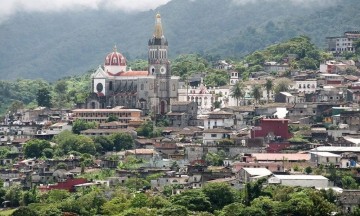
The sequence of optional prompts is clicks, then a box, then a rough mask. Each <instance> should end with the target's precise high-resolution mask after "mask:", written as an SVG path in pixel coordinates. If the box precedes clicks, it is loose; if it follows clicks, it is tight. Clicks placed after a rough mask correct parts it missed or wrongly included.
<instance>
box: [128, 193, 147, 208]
mask: <svg viewBox="0 0 360 216" xmlns="http://www.w3.org/2000/svg"><path fill="white" fill-rule="evenodd" d="M148 201H149V200H148V197H147V195H145V194H144V193H137V194H135V196H134V198H133V199H132V200H131V204H130V205H131V207H133V208H143V207H146V206H147V204H148Z"/></svg>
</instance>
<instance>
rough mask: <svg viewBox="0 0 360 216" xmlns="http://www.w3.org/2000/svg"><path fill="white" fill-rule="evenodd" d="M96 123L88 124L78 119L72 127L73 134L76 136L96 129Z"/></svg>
mask: <svg viewBox="0 0 360 216" xmlns="http://www.w3.org/2000/svg"><path fill="white" fill-rule="evenodd" d="M96 126H97V125H96V123H95V122H86V121H85V120H83V119H76V120H75V121H74V122H73V125H72V132H73V133H74V134H80V133H81V131H83V130H87V129H92V128H96Z"/></svg>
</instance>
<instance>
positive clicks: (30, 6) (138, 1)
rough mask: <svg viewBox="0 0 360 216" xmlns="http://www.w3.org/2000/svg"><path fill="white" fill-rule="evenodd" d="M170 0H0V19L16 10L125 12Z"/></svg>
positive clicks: (155, 6) (143, 8)
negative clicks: (101, 10)
mask: <svg viewBox="0 0 360 216" xmlns="http://www.w3.org/2000/svg"><path fill="white" fill-rule="evenodd" d="M169 1H171V0H50V1H49V0H0V21H1V20H4V19H6V18H7V17H9V16H11V15H13V14H15V13H16V12H54V11H55V12H56V11H62V10H79V9H84V8H87V9H94V10H97V9H100V8H105V9H109V10H121V11H125V12H136V11H146V10H150V9H155V8H157V7H158V6H160V5H163V4H166V3H168V2H169Z"/></svg>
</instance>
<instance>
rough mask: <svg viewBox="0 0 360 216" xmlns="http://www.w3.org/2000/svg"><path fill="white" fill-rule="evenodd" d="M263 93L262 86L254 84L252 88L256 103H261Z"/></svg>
mask: <svg viewBox="0 0 360 216" xmlns="http://www.w3.org/2000/svg"><path fill="white" fill-rule="evenodd" d="M261 94H262V89H261V86H260V85H253V87H252V89H251V95H252V96H253V97H254V99H255V103H259V101H260V98H261Z"/></svg>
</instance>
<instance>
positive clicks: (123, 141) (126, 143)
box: [111, 133, 134, 151]
mask: <svg viewBox="0 0 360 216" xmlns="http://www.w3.org/2000/svg"><path fill="white" fill-rule="evenodd" d="M111 140H112V141H113V143H114V147H115V150H116V151H120V150H127V149H132V148H133V147H134V139H133V137H132V136H131V135H130V134H127V133H115V134H112V135H111Z"/></svg>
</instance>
